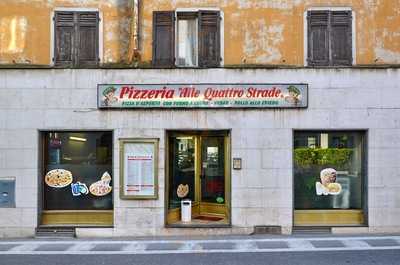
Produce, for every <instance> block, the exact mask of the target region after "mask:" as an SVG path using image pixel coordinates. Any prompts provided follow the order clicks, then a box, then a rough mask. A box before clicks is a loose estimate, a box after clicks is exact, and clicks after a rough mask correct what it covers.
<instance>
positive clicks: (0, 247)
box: [0, 244, 19, 251]
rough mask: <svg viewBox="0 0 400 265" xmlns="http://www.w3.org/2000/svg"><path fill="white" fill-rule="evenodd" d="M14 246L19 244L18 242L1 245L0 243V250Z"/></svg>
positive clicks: (6, 249)
mask: <svg viewBox="0 0 400 265" xmlns="http://www.w3.org/2000/svg"><path fill="white" fill-rule="evenodd" d="M16 246H19V245H18V244H2V245H0V251H8V250H10V249H12V248H13V247H16Z"/></svg>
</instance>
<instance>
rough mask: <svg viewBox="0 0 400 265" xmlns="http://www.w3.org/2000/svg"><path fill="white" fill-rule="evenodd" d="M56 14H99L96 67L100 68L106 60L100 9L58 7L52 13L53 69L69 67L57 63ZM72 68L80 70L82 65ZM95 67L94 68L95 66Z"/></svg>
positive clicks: (51, 54)
mask: <svg viewBox="0 0 400 265" xmlns="http://www.w3.org/2000/svg"><path fill="white" fill-rule="evenodd" d="M56 12H97V14H98V18H99V21H98V25H97V27H98V34H97V35H98V40H97V44H98V47H97V49H98V51H97V55H98V64H97V66H96V67H98V66H99V65H100V64H102V63H103V62H104V58H103V54H104V53H103V47H104V42H103V12H101V11H100V10H99V9H98V8H86V7H82V8H78V7H57V8H54V9H53V10H52V11H51V15H50V57H49V65H50V66H52V67H60V68H62V67H67V66H63V65H57V64H56V61H55V56H56V54H55V49H56V40H55V38H56V32H55V31H56V27H55V21H54V20H55V17H56ZM70 67H72V68H79V67H82V66H80V65H77V66H70ZM93 67H94V66H93Z"/></svg>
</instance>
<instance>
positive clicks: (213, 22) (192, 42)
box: [153, 11, 222, 67]
mask: <svg viewBox="0 0 400 265" xmlns="http://www.w3.org/2000/svg"><path fill="white" fill-rule="evenodd" d="M220 32H221V31H220V12H219V11H198V12H174V11H156V12H153V65H154V66H158V67H173V66H178V67H218V66H220V62H221V60H222V59H221V47H220V46H221V38H220Z"/></svg>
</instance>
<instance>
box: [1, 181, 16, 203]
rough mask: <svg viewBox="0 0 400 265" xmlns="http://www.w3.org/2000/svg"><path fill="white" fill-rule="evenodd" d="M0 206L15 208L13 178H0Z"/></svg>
mask: <svg viewBox="0 0 400 265" xmlns="http://www.w3.org/2000/svg"><path fill="white" fill-rule="evenodd" d="M0 208H15V178H13V177H7V178H0Z"/></svg>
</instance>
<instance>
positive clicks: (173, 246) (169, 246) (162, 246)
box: [146, 243, 182, 250]
mask: <svg viewBox="0 0 400 265" xmlns="http://www.w3.org/2000/svg"><path fill="white" fill-rule="evenodd" d="M181 246H182V244H180V243H150V244H148V245H147V246H146V250H178V249H179V248H180V247H181Z"/></svg>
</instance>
